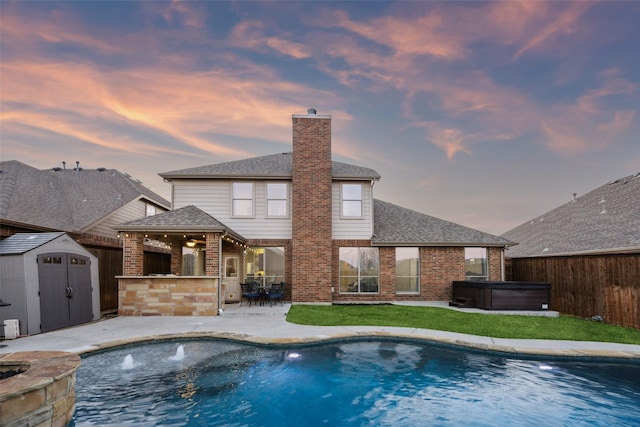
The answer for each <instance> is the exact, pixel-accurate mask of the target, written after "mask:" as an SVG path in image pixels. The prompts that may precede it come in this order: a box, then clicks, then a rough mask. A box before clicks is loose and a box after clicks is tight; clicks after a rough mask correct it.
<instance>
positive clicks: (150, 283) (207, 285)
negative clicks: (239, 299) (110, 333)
mask: <svg viewBox="0 0 640 427" xmlns="http://www.w3.org/2000/svg"><path fill="white" fill-rule="evenodd" d="M117 279H118V314H119V315H120V316H217V315H218V313H219V312H218V309H220V308H223V307H219V306H218V301H219V300H218V277H213V276H177V275H173V274H168V275H150V276H117ZM221 287H222V289H221V290H220V291H221V294H222V295H224V285H221ZM222 304H224V301H222Z"/></svg>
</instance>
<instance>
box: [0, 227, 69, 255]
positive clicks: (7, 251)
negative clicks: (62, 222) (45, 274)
mask: <svg viewBox="0 0 640 427" xmlns="http://www.w3.org/2000/svg"><path fill="white" fill-rule="evenodd" d="M64 234H65V233H63V232H53V233H16V234H14V235H12V236H10V237H7V238H6V239H4V240H2V241H0V255H20V254H24V253H27V252H29V251H31V250H33V249H35V248H39V247H40V246H42V245H44V244H46V243H49V242H51V241H52V240H55V239H57V238H58V237H60V236H63V235H64Z"/></svg>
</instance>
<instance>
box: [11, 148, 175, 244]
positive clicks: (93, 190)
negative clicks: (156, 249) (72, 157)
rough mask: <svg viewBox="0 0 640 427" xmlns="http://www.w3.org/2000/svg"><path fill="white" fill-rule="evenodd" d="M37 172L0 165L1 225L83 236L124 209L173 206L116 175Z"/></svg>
mask: <svg viewBox="0 0 640 427" xmlns="http://www.w3.org/2000/svg"><path fill="white" fill-rule="evenodd" d="M56 169H59V170H54V169H44V170H40V169H36V168H34V167H32V166H29V165H26V164H24V163H21V162H19V161H16V160H9V161H3V162H0V220H2V222H5V223H15V224H22V225H29V226H33V227H37V228H39V229H43V230H62V231H67V232H83V231H84V230H86V229H87V228H88V227H90V226H91V225H93V224H94V223H96V222H97V221H100V220H102V219H103V218H104V217H106V216H107V215H109V214H111V213H113V212H114V211H116V210H117V209H119V208H121V207H123V206H124V205H125V204H127V203H129V202H131V201H133V200H136V199H139V198H144V199H146V200H149V201H150V202H153V203H155V204H157V205H158V206H161V207H164V208H167V209H169V207H170V206H171V203H170V202H169V201H168V200H166V199H164V198H162V197H161V196H159V195H158V194H156V193H154V192H153V191H151V190H149V189H148V188H146V187H145V186H144V185H142V184H141V183H140V182H138V181H135V180H133V179H131V177H129V176H128V175H125V174H123V173H121V172H119V171H117V170H115V169H104V168H100V169H79V170H76V169H64V170H63V169H61V168H56Z"/></svg>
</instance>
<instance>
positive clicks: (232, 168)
mask: <svg viewBox="0 0 640 427" xmlns="http://www.w3.org/2000/svg"><path fill="white" fill-rule="evenodd" d="M292 159H293V155H292V153H290V152H289V153H280V154H272V155H268V156H260V157H252V158H249V159H243V160H236V161H232V162H225V163H217V164H211V165H205V166H199V167H195V168H189V169H181V170H176V171H171V172H163V173H160V174H159V175H160V176H161V177H163V178H165V179H179V178H214V177H215V178H227V177H228V178H281V179H287V178H288V179H291V176H292V170H293V166H292V165H293V160H292ZM331 164H332V176H333V178H336V179H366V180H378V179H380V175H379V174H378V172H376V171H375V170H373V169H370V168H365V167H361V166H356V165H351V164H348V163H342V162H336V161H332V162H331Z"/></svg>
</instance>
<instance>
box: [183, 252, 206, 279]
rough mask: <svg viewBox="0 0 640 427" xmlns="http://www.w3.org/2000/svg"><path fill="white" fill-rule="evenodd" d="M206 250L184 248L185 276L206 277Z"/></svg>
mask: <svg viewBox="0 0 640 427" xmlns="http://www.w3.org/2000/svg"><path fill="white" fill-rule="evenodd" d="M206 253H207V252H206V251H205V249H204V248H189V247H186V246H183V247H182V271H181V272H180V274H181V275H183V276H204V272H205V269H204V260H205V258H206Z"/></svg>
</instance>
